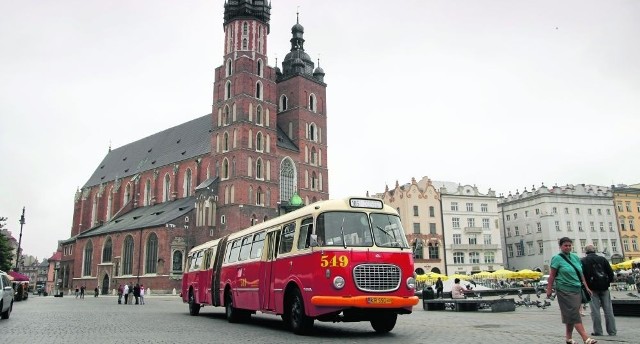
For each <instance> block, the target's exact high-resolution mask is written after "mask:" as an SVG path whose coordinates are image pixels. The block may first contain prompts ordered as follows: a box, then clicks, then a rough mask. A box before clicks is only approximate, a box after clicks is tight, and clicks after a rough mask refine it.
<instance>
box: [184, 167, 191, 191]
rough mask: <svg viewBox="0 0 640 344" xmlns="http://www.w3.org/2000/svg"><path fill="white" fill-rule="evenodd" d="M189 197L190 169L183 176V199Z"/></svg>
mask: <svg viewBox="0 0 640 344" xmlns="http://www.w3.org/2000/svg"><path fill="white" fill-rule="evenodd" d="M189 196H191V169H187V172H185V174H184V197H189Z"/></svg>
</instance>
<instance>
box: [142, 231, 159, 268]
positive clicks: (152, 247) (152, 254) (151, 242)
mask: <svg viewBox="0 0 640 344" xmlns="http://www.w3.org/2000/svg"><path fill="white" fill-rule="evenodd" d="M146 250H147V252H146V255H145V264H144V272H145V273H147V274H154V273H156V272H157V268H158V236H157V235H156V234H155V233H151V235H149V238H148V239H147V247H146Z"/></svg>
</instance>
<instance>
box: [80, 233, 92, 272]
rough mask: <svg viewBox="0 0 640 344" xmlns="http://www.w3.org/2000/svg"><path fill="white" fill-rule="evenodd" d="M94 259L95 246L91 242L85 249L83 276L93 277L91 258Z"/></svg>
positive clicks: (88, 242)
mask: <svg viewBox="0 0 640 344" xmlns="http://www.w3.org/2000/svg"><path fill="white" fill-rule="evenodd" d="M92 257H93V244H92V243H91V240H89V241H87V245H86V246H85V247H84V262H83V268H82V276H91V258H92Z"/></svg>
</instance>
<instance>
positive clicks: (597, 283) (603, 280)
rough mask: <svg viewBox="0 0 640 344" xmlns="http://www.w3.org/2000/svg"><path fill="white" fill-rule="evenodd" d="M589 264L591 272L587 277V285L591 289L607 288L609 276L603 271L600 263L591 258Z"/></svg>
mask: <svg viewBox="0 0 640 344" xmlns="http://www.w3.org/2000/svg"><path fill="white" fill-rule="evenodd" d="M589 265H590V266H591V274H590V275H589V278H588V279H587V284H588V285H589V287H590V288H591V289H593V290H607V289H608V288H609V276H608V275H607V273H606V272H605V271H604V267H603V266H602V264H601V263H600V262H597V261H595V260H591V261H589Z"/></svg>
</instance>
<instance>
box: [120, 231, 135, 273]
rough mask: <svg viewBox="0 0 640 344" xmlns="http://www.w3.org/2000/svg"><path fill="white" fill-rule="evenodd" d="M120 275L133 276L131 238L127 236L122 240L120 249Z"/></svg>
mask: <svg viewBox="0 0 640 344" xmlns="http://www.w3.org/2000/svg"><path fill="white" fill-rule="evenodd" d="M122 274H123V275H132V274H133V237H131V235H127V237H126V238H124V246H123V248H122Z"/></svg>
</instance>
